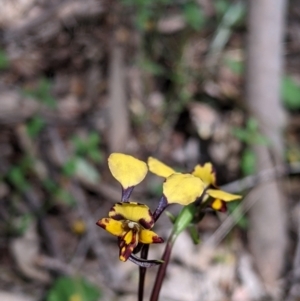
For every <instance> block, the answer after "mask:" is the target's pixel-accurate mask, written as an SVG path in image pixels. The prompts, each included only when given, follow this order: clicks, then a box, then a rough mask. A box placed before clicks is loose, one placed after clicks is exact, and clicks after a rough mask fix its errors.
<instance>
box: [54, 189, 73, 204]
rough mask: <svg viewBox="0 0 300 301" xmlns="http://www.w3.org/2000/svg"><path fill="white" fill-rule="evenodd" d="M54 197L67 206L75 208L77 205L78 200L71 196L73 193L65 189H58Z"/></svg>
mask: <svg viewBox="0 0 300 301" xmlns="http://www.w3.org/2000/svg"><path fill="white" fill-rule="evenodd" d="M53 194H54V196H55V198H56V199H57V201H59V202H61V203H62V204H65V205H67V206H70V207H73V206H75V205H76V200H75V199H74V197H73V196H72V195H71V193H70V192H69V191H68V190H66V189H64V188H61V187H59V188H57V189H56V191H54V193H53Z"/></svg>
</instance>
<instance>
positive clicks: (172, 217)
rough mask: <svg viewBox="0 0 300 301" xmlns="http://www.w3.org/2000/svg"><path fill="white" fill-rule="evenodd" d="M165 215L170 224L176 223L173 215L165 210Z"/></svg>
mask: <svg viewBox="0 0 300 301" xmlns="http://www.w3.org/2000/svg"><path fill="white" fill-rule="evenodd" d="M165 214H166V216H167V217H168V218H169V220H170V222H171V223H172V224H174V223H175V221H176V216H175V215H173V214H172V213H171V212H170V211H167V210H165Z"/></svg>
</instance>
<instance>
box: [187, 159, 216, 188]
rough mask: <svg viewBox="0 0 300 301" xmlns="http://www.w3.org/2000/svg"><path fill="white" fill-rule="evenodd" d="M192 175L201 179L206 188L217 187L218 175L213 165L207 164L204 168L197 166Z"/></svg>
mask: <svg viewBox="0 0 300 301" xmlns="http://www.w3.org/2000/svg"><path fill="white" fill-rule="evenodd" d="M192 175H194V176H195V177H197V178H200V179H201V180H202V181H203V182H204V184H205V186H209V185H216V174H215V171H214V168H213V166H212V164H211V163H205V164H204V165H203V166H202V165H200V164H198V165H196V166H195V168H194V170H193V172H192Z"/></svg>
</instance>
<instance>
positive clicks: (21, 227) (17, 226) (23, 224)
mask: <svg viewBox="0 0 300 301" xmlns="http://www.w3.org/2000/svg"><path fill="white" fill-rule="evenodd" d="M32 221H33V215H32V214H30V213H25V214H23V215H21V216H19V217H18V218H16V219H15V220H14V222H13V227H14V233H15V234H16V235H23V234H24V233H25V232H26V230H27V229H28V227H29V225H30V224H31V222H32Z"/></svg>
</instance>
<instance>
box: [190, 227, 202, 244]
mask: <svg viewBox="0 0 300 301" xmlns="http://www.w3.org/2000/svg"><path fill="white" fill-rule="evenodd" d="M188 230H189V233H190V236H191V238H192V240H193V243H194V244H195V245H198V244H199V243H200V237H199V233H198V230H197V228H196V226H195V225H189V226H188Z"/></svg>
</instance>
